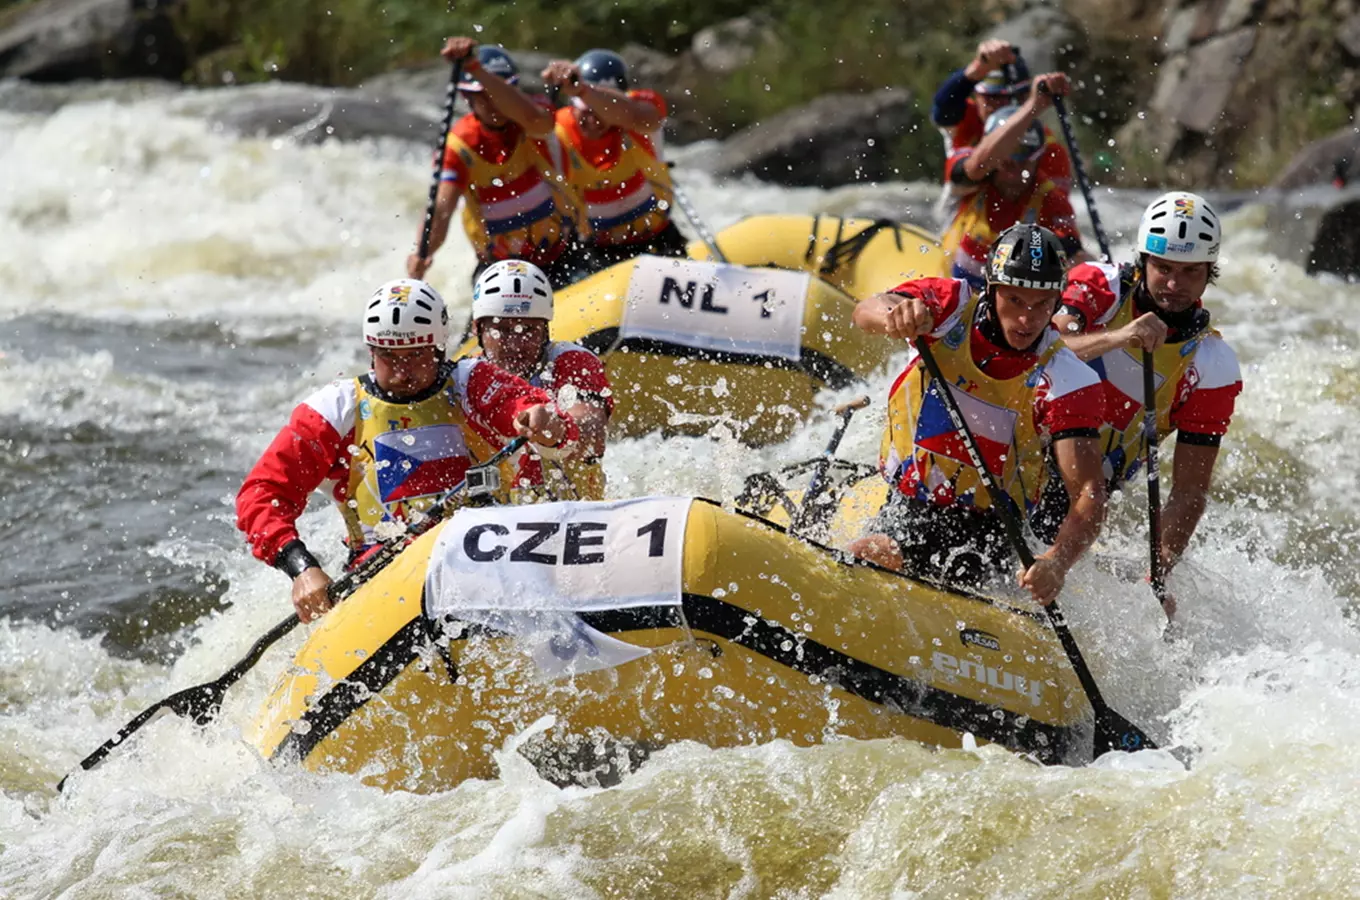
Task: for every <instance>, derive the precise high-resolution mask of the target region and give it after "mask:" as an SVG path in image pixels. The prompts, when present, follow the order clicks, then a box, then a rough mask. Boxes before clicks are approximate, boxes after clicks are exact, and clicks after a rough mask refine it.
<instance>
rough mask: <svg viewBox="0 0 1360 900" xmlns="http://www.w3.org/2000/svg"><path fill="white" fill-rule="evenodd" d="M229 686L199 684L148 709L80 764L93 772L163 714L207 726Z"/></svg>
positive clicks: (214, 717)
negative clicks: (191, 720)
mask: <svg viewBox="0 0 1360 900" xmlns="http://www.w3.org/2000/svg"><path fill="white" fill-rule="evenodd" d="M227 687H228V685H226V684H223V683H221V681H220V680H219V681H213V682H210V683H208V684H200V685H195V686H194V687H191V688H185V689H184V690H182V691H178V692H176V693H173V694H171V695H170V696H169V697H166V698H165V699H164V700H161V701H160V702H158V703H153V704H152V705H151V706H148V707H147V708H146V709H144V710H142V711H141V712H140V713H138V714H137V717H136V718H134V719H133V720H132V721H131V722H128V723H127V724H126V725H124V726H123V727H122V728H120V729H119V730H118V733H117V734H115V735H114V736H113V737H111V738H109V739H108V740H107V741H105V742H104V743H102V744H100V745H99V747H98V748H96V749H95V751H94V752H93V753H91V754H90V755H89V756H87V757H85V758H84V759H82V760H81V761H80V768H81V769H82V770H84V771H86V772H88V771H89V770H90V769H93V768H94V767H95V766H97V765H99V764H100V763H101V762H103V761H104V757H106V756H108V755H109V753H110V752H112V751H113V749H114V748H115V747H117V746H118V745H120V744H122V743H123V741H125V740H127V739H128V737H130V736H131V735H132V733H133V732H135V731H137V730H138V729H140V728H141V727H142V726H143V725H145V724H146V723H147V722H150V721H151V720H152V719H154V718H156V716H157V715H159V714H160V713H162V712H172V713H174V714H175V715H177V716H183V717H184V718H187V719H193V720H194V722H195V723H197V724H199V725H207V724H208V723H209V722H211V721H213V720H214V719H216V718H217V714H218V713H219V712H220V711H221V710H222V699H223V697H225V696H226V692H227ZM70 777H71V776H70V775H67V776H65V777H64V778H62V779H61V781H59V782H57V792H58V793H60V792H61V790H62V788H64V787H66V781H67V779H68V778H70Z"/></svg>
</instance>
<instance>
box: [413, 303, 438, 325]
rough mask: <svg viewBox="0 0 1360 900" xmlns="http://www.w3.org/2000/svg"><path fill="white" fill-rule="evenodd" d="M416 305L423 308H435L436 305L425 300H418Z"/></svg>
mask: <svg viewBox="0 0 1360 900" xmlns="http://www.w3.org/2000/svg"><path fill="white" fill-rule="evenodd" d="M416 306H419V307H420V308H421V309H428V310H434V307H433V306H431V305H430V304H428V303H426V302H425V301H424V300H417V301H416ZM416 321H417V322H419V321H420V320H419V319H417V320H416Z"/></svg>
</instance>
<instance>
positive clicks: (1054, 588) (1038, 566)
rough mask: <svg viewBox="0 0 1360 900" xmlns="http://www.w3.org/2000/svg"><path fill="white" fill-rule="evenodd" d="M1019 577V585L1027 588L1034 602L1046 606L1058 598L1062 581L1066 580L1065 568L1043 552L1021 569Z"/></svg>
mask: <svg viewBox="0 0 1360 900" xmlns="http://www.w3.org/2000/svg"><path fill="white" fill-rule="evenodd" d="M1019 578H1020V586H1021V587H1022V588H1026V589H1028V590H1029V592H1030V593H1031V594H1032V595H1034V599H1035V601H1036V602H1038V603H1039V604H1041V605H1043V606H1048V604H1050V603H1052V602H1053V601H1054V600H1056V599H1058V594H1059V593H1060V592H1061V591H1062V587H1063V582H1064V581H1066V580H1067V568H1066V567H1065V566H1062V565H1060V564H1059V563H1058V562H1057V561H1056V560H1054V559H1052V558H1050V557H1049V556H1048V554H1044V555H1043V556H1040V557H1039V558H1038V559H1036V560H1035V561H1034V565H1032V566H1030V567H1029V568H1028V569H1024V570H1022V571H1021V572H1020V575H1019Z"/></svg>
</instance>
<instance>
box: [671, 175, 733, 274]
mask: <svg viewBox="0 0 1360 900" xmlns="http://www.w3.org/2000/svg"><path fill="white" fill-rule="evenodd" d="M671 193H672V194H673V195H674V196H675V202H676V204H677V205H678V206H679V207H680V211H681V212H682V213H684V214H685V218H686V219H688V220H689V224H690V225H692V226H694V231H695V233H696V234H698V235H699V240H701V241H703V242H704V246H706V247H708V252H709V253H710V254H712V256H713V258H714V259H716V260H717V261H718V262H720V263H725V262H727V255H726V254H725V253H723V252H722V249H721V248H720V247H718V238H717V237H716V236H715V235H714V234H713V232H712V231H710V230H709V227H708V226H707V225H705V224H704V220H703V219H701V218H699V211H698V210H697V209H695V208H694V204H693V203H691V202H690V200H689V195H688V194H686V193H685V189H684V188H682V187H681V186H680V185H679V183H678V182H676V180H675V177H674V176H671Z"/></svg>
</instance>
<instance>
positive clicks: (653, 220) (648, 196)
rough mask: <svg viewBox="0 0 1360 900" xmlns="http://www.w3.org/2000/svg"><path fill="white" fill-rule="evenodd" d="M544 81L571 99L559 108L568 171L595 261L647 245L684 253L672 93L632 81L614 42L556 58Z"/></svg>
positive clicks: (608, 261) (626, 255) (610, 260)
mask: <svg viewBox="0 0 1360 900" xmlns="http://www.w3.org/2000/svg"><path fill="white" fill-rule="evenodd" d="M543 81H544V83H545V84H547V85H548V87H549V88H550V89H556V90H558V91H560V92H561V94H562V95H563V96H564V97H566V98H567V99H568V103H567V105H566V106H564V107H562V108H561V109H559V110H558V111H557V129H556V130H557V138H558V140H560V141H561V142H562V146H563V147H564V148H566V152H567V156H568V165H567V169H566V172H567V178H568V180H569V181H570V183H571V186H572V188H573V189H574V190H575V191H576V194H577V196H578V197H579V198H580V199H581V201H582V203H584V204H585V210H586V216H587V218H588V220H589V224H590V234H589V238H588V241H587V244H588V246H589V247H590V248H591V250H590V257H591V265H592V266H593V267H597V268H603V267H605V266H611V265H613V264H614V263H617V262H622V261H623V260H626V259H632V258H633V257H634V256H637V255H638V254H641V253H650V254H652V255H654V256H684V255H685V248H686V242H685V238H684V236H683V235H681V234H680V230H679V229H678V228H676V227H675V224H674V223H673V222H672V221H671V213H670V211H671V207H672V205H673V202H674V191H673V189H672V188H671V174H670V170H669V169H668V168H667V166H666V163H665V162H664V161H663V160H662V159H661V129H662V126H663V125H664V124H665V122H666V101H665V100H664V99H662V97H661V95H660V94H658V93H656V92H654V91H646V90H634V89H630V88H629V86H628V67H627V65H626V64H625V63H624V61H623V58H622V57H621V56H619V55H618V54H617V53H615V52H613V51H612V50H591V51H589V52H587V53H585V54H583V55H582V56H581V57H580V58H579V59H578V60H576V62H568V61H567V60H565V59H556V60H553V61H552V62H550V63H548V67H547V68H546V69H544V70H543Z"/></svg>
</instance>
